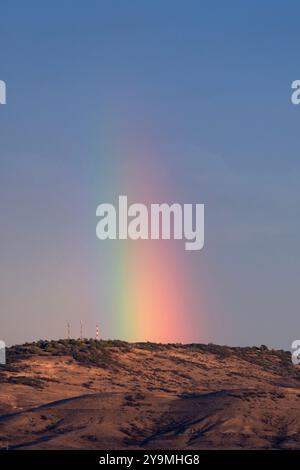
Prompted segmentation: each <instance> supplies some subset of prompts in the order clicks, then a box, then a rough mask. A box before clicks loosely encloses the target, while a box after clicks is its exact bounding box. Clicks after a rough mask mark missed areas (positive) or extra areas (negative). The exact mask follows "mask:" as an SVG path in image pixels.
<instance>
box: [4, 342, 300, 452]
mask: <svg viewBox="0 0 300 470" xmlns="http://www.w3.org/2000/svg"><path fill="white" fill-rule="evenodd" d="M7 356H8V363H7V365H6V366H1V368H0V447H1V448H2V449H6V448H14V449H30V448H31V449H107V450H109V449H125V448H128V449H133V448H142V449H159V448H161V449H224V448H225V449H228V448H231V449H232V448H233V449H249V448H250V449H254V448H259V449H266V448H272V449H296V448H298V449H300V406H299V403H300V369H299V368H297V367H295V366H293V365H292V363H291V357H290V353H288V352H284V351H274V350H268V349H267V348H266V347H265V346H262V347H260V348H256V347H252V348H250V347H249V348H231V347H227V346H216V345H212V344H209V345H203V344H189V345H181V344H168V345H162V344H153V343H134V344H131V343H130V344H129V343H125V342H120V341H95V340H82V341H81V340H61V341H50V342H49V341H39V342H38V343H32V344H24V345H22V346H14V347H12V348H10V349H9V350H8V354H7Z"/></svg>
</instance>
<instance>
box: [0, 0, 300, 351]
mask: <svg viewBox="0 0 300 470" xmlns="http://www.w3.org/2000/svg"><path fill="white" fill-rule="evenodd" d="M0 13H1V14H0V54H1V55H0V57H1V62H0V79H2V80H5V81H6V83H7V105H6V106H1V107H0V194H1V198H0V211H1V232H0V250H1V251H0V252H1V265H0V279H1V282H0V299H1V301H0V306H1V317H0V319H1V337H2V338H3V339H4V340H6V341H7V342H8V343H13V342H23V341H24V340H28V339H36V338H39V337H45V336H49V337H59V336H62V334H61V331H62V330H63V329H64V323H65V317H66V319H70V318H71V321H73V322H74V324H77V323H78V322H79V319H80V318H81V316H82V315H83V314H84V315H86V317H87V321H86V323H87V324H89V325H90V326H89V328H90V330H92V329H93V327H92V326H91V325H94V323H96V322H98V321H99V322H100V323H103V324H104V325H106V332H105V334H106V335H107V336H119V331H118V330H117V329H115V328H114V327H113V322H112V323H110V321H109V320H108V319H107V315H108V312H107V311H106V310H105V309H106V305H105V302H102V300H99V298H100V297H103V295H104V296H105V293H102V290H101V289H104V288H103V285H105V282H106V280H105V273H106V272H107V270H108V269H110V263H111V261H110V257H109V256H106V257H105V251H106V248H102V247H99V243H97V240H96V238H95V233H94V232H95V225H96V220H95V217H94V214H95V209H96V205H97V204H98V203H99V202H101V201H102V200H103V199H105V198H106V199H110V198H112V197H114V196H115V195H117V194H119V193H121V192H122V191H123V190H126V187H123V186H122V183H120V186H118V185H117V183H116V181H122V174H123V172H124V168H125V169H126V168H127V166H128V165H129V167H130V166H131V165H133V164H134V163H132V162H130V159H131V156H130V155H128V152H124V153H123V152H122V148H124V147H126V146H127V144H124V147H123V142H128V141H130V142H131V146H133V147H134V142H135V140H137V141H138V140H139V138H140V136H141V134H142V135H143V137H142V140H143V141H146V142H147V143H148V144H147V146H148V152H149V153H147V155H144V154H142V155H140V157H139V158H140V159H141V162H142V164H141V167H143V159H144V160H147V159H149V164H151V165H152V166H153V168H154V169H155V171H157V173H158V174H159V175H160V176H159V178H160V179H161V181H162V184H164V182H165V185H166V187H167V188H168V189H167V196H168V198H169V199H170V200H177V201H179V202H180V201H184V202H185V201H188V202H204V203H205V205H206V242H205V248H204V250H203V251H201V252H200V253H199V254H197V255H195V256H186V257H185V258H184V263H185V267H186V269H187V272H188V273H189V274H188V280H189V282H190V283H191V285H192V288H191V289H192V291H193V293H194V292H196V291H197V288H198V286H200V288H201V295H203V296H204V297H205V302H204V304H205V308H204V311H201V312H199V330H198V332H199V334H198V333H195V337H193V338H191V340H199V341H212V342H216V343H228V344H242V345H243V344H261V343H265V344H268V345H270V346H275V347H283V348H289V347H290V343H291V342H292V341H293V340H294V339H296V337H298V333H297V331H298V332H299V333H300V321H299V314H298V305H299V293H298V290H299V287H298V286H299V274H300V272H299V268H300V263H299V249H298V233H299V228H300V227H299V196H300V189H299V176H300V167H299V147H300V145H299V138H298V136H299V124H300V106H299V107H297V106H292V105H291V101H290V95H291V90H290V85H291V82H292V81H293V80H295V79H300V67H299V62H300V61H299V58H300V55H299V46H298V44H299V43H300V30H299V13H300V6H299V3H297V2H293V1H290V2H288V3H286V2H283V1H274V2H272V3H271V2H269V1H259V2H258V1H251V2H250V1H245V2H238V1H228V2H226V3H225V2H221V1H219V2H217V1H215V2H202V1H188V2H182V1H181V2H180V1H159V2H158V1H151V2H150V1H128V2H125V1H123V2H121V1H115V2H111V1H110V2H109V1H101V0H100V1H91V0H90V1H89V2H83V1H76V2H74V1H73V2H71V1H59V2H58V1H52V2H38V1H30V0H29V1H27V2H22V1H2V2H1V12H0ZM126 148H127V147H126ZM136 152H137V150H136ZM133 162H134V158H133ZM144 163H145V164H148V162H146V161H145V162H144ZM111 172H114V173H115V176H114V177H111ZM110 178H111V181H114V184H111V186H110V185H109V181H110ZM149 185H151V182H150V183H149ZM151 189H152V191H153V193H155V183H154V184H153V187H152V188H151ZM113 249H114V248H112V250H113ZM178 250H181V246H180V247H178ZM179 256H181V255H179ZM104 260H105V261H104ZM103 264H104V268H103V269H101V268H100V267H99V266H100V265H101V266H103ZM82 286H84V288H83V289H82V291H81V292H80V300H78V289H79V287H82ZM102 294H103V295H102ZM199 295H200V294H199ZM193 299H194V308H195V312H196V313H195V312H194V314H193V315H192V319H193V321H195V318H196V316H197V314H198V313H197V312H198V308H199V305H202V298H199V299H198V298H197V296H196V295H195V298H193ZM1 304H2V305H1ZM83 312H84V313H83ZM111 314H113V313H111V312H110V313H109V315H111ZM187 321H189V314H188V313H187ZM202 324H205V333H203V331H202V326H201V325H202ZM196 326H197V323H195V331H196V332H197V328H196ZM87 328H88V327H87ZM2 331H3V332H2ZM91 334H92V331H91ZM125 339H126V338H125Z"/></svg>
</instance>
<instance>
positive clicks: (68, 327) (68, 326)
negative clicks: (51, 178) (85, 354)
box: [67, 322, 71, 339]
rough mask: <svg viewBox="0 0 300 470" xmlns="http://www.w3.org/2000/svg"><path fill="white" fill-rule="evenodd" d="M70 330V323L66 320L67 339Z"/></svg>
mask: <svg viewBox="0 0 300 470" xmlns="http://www.w3.org/2000/svg"><path fill="white" fill-rule="evenodd" d="M70 330H71V328H70V323H69V322H68V323H67V337H68V339H70V337H71V335H70Z"/></svg>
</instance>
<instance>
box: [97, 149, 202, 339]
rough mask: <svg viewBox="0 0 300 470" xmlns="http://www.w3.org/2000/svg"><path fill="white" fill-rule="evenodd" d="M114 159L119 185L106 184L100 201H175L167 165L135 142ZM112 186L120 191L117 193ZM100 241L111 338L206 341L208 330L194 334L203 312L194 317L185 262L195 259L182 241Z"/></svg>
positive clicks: (111, 178) (103, 288) (106, 308)
mask: <svg viewBox="0 0 300 470" xmlns="http://www.w3.org/2000/svg"><path fill="white" fill-rule="evenodd" d="M124 148H126V152H124ZM113 155H114V158H113V159H112V161H111V164H110V169H109V171H110V178H108V180H107V181H110V182H111V180H113V181H114V184H113V185H111V186H110V187H108V183H107V187H106V189H107V191H106V194H109V196H106V200H103V199H102V200H101V201H99V200H98V203H100V202H111V203H117V201H118V196H119V195H120V194H126V195H127V196H128V202H129V203H132V202H135V201H139V202H143V203H144V204H146V205H147V204H151V203H155V202H168V201H169V202H172V201H170V194H171V193H172V191H171V187H170V184H169V183H168V184H166V178H165V174H163V173H162V167H163V165H160V166H159V168H157V167H155V165H154V164H153V163H152V162H153V161H154V160H155V161H156V162H157V158H155V159H154V158H151V154H150V155H146V153H145V151H144V150H143V149H141V147H140V146H139V148H138V149H137V143H136V141H135V143H134V145H128V142H127V144H126V145H123V146H122V149H116V150H115V151H114V152H113ZM120 155H122V157H120ZM117 156H119V158H117ZM112 168H113V170H112ZM112 174H114V176H113V177H112ZM112 187H113V188H118V189H117V190H116V191H115V192H114V191H113V189H112ZM173 194H174V190H173ZM101 243H104V244H106V249H105V250H106V252H105V260H104V259H103V258H102V259H101V261H100V262H101V263H102V264H103V265H104V267H105V275H104V276H103V275H102V278H103V277H105V278H106V282H105V285H104V286H101V291H102V295H104V296H105V299H106V302H105V311H106V321H107V322H108V323H109V331H110V336H111V337H116V338H119V339H124V340H126V341H153V342H162V343H167V342H189V341H191V340H192V339H196V338H198V341H199V339H201V336H202V335H203V331H202V332H200V331H197V332H195V324H197V326H198V327H199V316H198V315H199V313H200V312H198V311H197V312H196V313H195V303H194V301H193V297H192V289H191V286H190V282H189V276H188V275H187V274H188V273H187V265H186V262H185V261H186V259H185V258H186V257H188V256H193V255H191V254H186V253H184V252H183V251H184V250H182V244H181V241H170V240H138V241H132V240H113V241H108V240H106V241H103V242H101ZM103 290H105V292H103ZM195 316H196V317H197V318H196V321H195Z"/></svg>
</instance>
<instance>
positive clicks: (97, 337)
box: [96, 325, 99, 340]
mask: <svg viewBox="0 0 300 470" xmlns="http://www.w3.org/2000/svg"><path fill="white" fill-rule="evenodd" d="M96 339H97V340H99V325H96Z"/></svg>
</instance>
